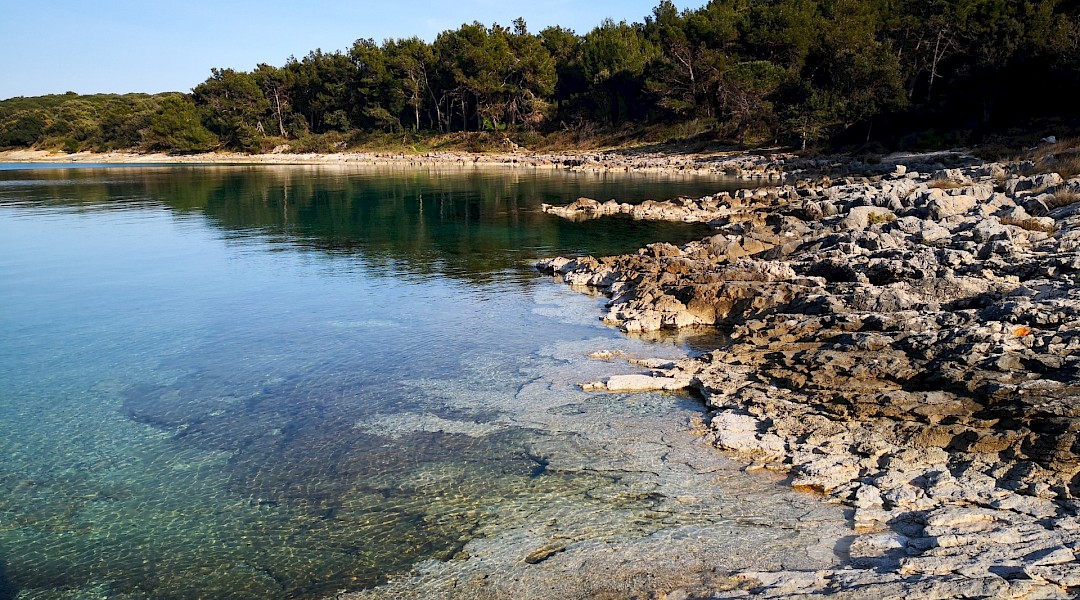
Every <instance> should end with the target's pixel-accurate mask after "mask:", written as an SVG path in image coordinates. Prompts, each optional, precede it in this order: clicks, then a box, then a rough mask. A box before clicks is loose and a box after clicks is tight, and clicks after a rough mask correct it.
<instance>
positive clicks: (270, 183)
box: [0, 166, 745, 280]
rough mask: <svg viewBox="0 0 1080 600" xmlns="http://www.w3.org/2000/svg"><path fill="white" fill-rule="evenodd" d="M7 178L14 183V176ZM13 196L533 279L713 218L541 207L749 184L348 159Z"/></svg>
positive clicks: (95, 183)
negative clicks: (689, 221)
mask: <svg viewBox="0 0 1080 600" xmlns="http://www.w3.org/2000/svg"><path fill="white" fill-rule="evenodd" d="M5 180H6V181H5ZM0 182H4V183H6V184H9V187H8V188H7V190H8V191H7V192H5V195H10V196H12V198H16V199H18V201H19V202H21V203H28V204H31V205H34V206H39V207H54V208H55V207H65V208H70V209H75V210H101V209H104V208H108V209H109V210H116V209H117V208H119V207H131V208H138V207H140V206H144V205H146V204H148V203H161V204H164V205H165V206H168V207H170V208H171V209H173V210H175V211H177V212H180V213H186V214H198V215H202V216H205V217H206V218H207V219H209V220H210V222H211V223H213V224H214V225H215V226H216V227H219V228H222V229H224V230H226V231H238V232H243V233H244V235H247V234H248V233H249V232H251V231H252V230H255V231H258V232H260V233H261V234H263V235H265V236H268V237H270V238H272V239H277V240H279V241H281V242H283V243H288V244H290V245H295V246H299V247H306V248H314V249H319V250H323V251H328V252H336V253H351V254H354V255H356V256H358V257H361V258H362V259H363V260H364V261H365V262H366V263H367V264H368V265H369V266H371V267H377V268H378V269H387V270H390V271H392V272H393V273H395V274H419V275H427V274H432V273H441V274H445V275H449V276H452V277H457V278H466V279H474V280H484V279H488V278H490V277H492V276H493V274H496V273H503V274H506V272H508V271H510V272H513V273H515V275H514V276H515V277H516V278H519V279H521V278H522V276H524V275H531V273H530V268H529V266H528V262H529V261H531V260H533V259H535V258H536V257H538V256H545V255H553V254H594V255H607V254H617V253H623V252H630V251H633V250H636V249H637V248H639V247H641V246H642V245H644V244H647V243H650V242H654V241H660V240H665V241H673V242H683V241H689V240H690V239H696V238H698V237H701V236H702V235H704V234H705V233H707V230H706V229H705V228H704V227H703V226H694V225H685V224H677V223H657V222H645V221H633V220H631V219H605V220H601V221H597V222H591V223H573V222H569V221H566V220H562V219H558V218H557V217H554V216H551V215H546V214H543V213H541V212H539V205H540V204H541V203H545V202H546V203H551V204H565V203H568V202H570V201H573V200H574V199H576V198H577V197H579V196H588V197H594V198H599V199H608V198H617V199H619V200H620V201H624V202H640V201H642V200H645V199H650V198H652V199H663V198H667V197H671V196H676V195H684V196H701V195H705V194H709V193H715V192H717V191H719V190H721V189H730V188H733V187H737V186H740V185H745V184H744V183H742V182H737V181H731V180H717V179H714V178H712V179H711V178H705V177H698V176H682V177H678V176H664V175H655V174H648V175H644V174H638V175H625V174H619V175H616V174H605V173H570V172H564V171H552V170H535V169H529V170H525V169H521V170H509V171H508V170H505V169H503V170H493V169H481V168H477V169H470V170H466V171H464V172H463V171H461V170H447V169H440V168H426V169H420V168H410V169H390V168H363V169H359V170H357V169H355V168H353V169H350V168H345V167H312V166H307V167H178V168H173V169H164V168H151V167H144V168H139V169H87V170H37V171H7V172H4V171H0Z"/></svg>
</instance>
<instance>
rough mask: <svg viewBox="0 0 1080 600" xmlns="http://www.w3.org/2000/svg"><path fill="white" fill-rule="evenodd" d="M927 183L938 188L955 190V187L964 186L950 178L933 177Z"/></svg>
mask: <svg viewBox="0 0 1080 600" xmlns="http://www.w3.org/2000/svg"><path fill="white" fill-rule="evenodd" d="M928 185H929V186H930V187H932V188H936V189H939V190H955V189H956V188H962V187H964V184H962V183H960V182H959V181H953V180H952V179H935V180H933V181H931V182H930V183H929V184H928Z"/></svg>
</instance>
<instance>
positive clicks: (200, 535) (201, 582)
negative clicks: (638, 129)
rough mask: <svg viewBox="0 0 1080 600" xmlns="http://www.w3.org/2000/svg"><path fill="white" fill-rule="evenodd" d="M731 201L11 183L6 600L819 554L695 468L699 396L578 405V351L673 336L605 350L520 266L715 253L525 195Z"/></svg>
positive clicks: (562, 293) (658, 189)
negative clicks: (664, 243) (562, 215)
mask: <svg viewBox="0 0 1080 600" xmlns="http://www.w3.org/2000/svg"><path fill="white" fill-rule="evenodd" d="M724 185H725V184H724V182H716V181H708V180H704V179H685V178H683V179H679V178H662V177H657V176H649V177H642V176H638V177H631V176H623V177H615V176H612V175H606V176H605V175H595V174H565V173H560V172H551V171H541V172H534V171H515V170H511V171H492V170H475V171H474V170H469V171H440V170H346V169H343V168H339V167H273V168H270V167H191V166H187V167H138V168H76V169H22V168H12V167H10V166H8V167H7V168H4V167H0V600H3V599H7V598H96V597H101V598H104V597H109V598H207V597H219V598H309V597H310V598H315V597H324V596H332V595H333V594H335V593H336V592H338V591H340V590H351V591H359V590H368V591H367V592H364V593H365V594H369V595H379V594H387V595H392V594H395V593H396V594H399V595H400V594H401V593H403V592H402V591H401V590H402V589H405V590H409V589H411V590H413V593H420V594H421V595H429V596H451V595H453V593H460V594H463V595H462V596H461V597H477V596H478V595H479V592H478V591H476V590H480V589H481V588H483V589H484V590H486V592H485V593H490V594H494V595H495V596H497V597H498V596H501V597H509V595H511V594H513V595H516V596H517V597H523V595H524V596H528V595H530V594H533V595H534V596H535V597H558V596H559V593H556V592H555V591H554V590H555V588H556V587H557V585H556V583H554V582H562V583H561V584H562V585H565V584H572V589H568V590H567V591H566V593H565V594H563V596H565V597H573V594H575V593H576V594H580V593H582V590H586V591H587V590H589V589H593V588H589V587H588V586H590V585H592V586H594V587H595V590H597V591H603V590H602V588H603V589H604V590H606V588H604V586H610V585H614V584H612V583H611V582H612V581H616V580H617V581H618V582H620V583H618V586H621V587H618V586H616V587H617V589H615V588H612V589H613V590H614V591H615V592H618V590H624V591H625V590H631V591H633V590H637V589H649V586H650V585H652V584H650V583H648V581H646V580H638V579H635V578H634V577H636V575H635V576H631V575H632V574H633V573H639V574H640V573H646V574H648V575H649V576H650V577H655V576H656V575H655V574H654V573H652V571H655V572H656V573H660V572H661V571H664V569H663V568H661V567H655V568H654V567H652V566H649V565H651V564H653V563H652V561H654V560H657V559H658V558H663V560H666V561H668V562H667V563H665V564H670V565H673V568H674V567H678V568H679V569H680V570H681V571H683V572H686V571H688V570H689V571H691V572H706V571H709V569H713V570H715V569H716V568H717V565H718V564H719V565H720V567H724V566H725V565H724V564H720V563H719V562H717V561H719V560H720V558H719V557H726V558H725V560H728V561H729V562H728V563H726V565H727V566H728V567H730V568H742V567H746V566H747V565H749V566H767V565H768V564H790V563H791V562H792V561H794V562H799V561H802V562H806V563H807V564H818V563H822V562H829V561H831V560H833V557H832V556H831V554H830V552H829V551H828V550H822V549H821V548H819V547H818V545H819V539H818V535H817V534H816V533H814V532H812V531H809V529H808V528H809V527H810V525H809V524H813V523H817V524H818V525H816V526H817V527H818V529H820V523H836V522H839V516H838V515H834V514H833V513H832V512H829V511H823V509H821V508H820V507H817V506H816V505H815V504H814V503H813V501H812V500H810V499H807V498H802V497H799V496H795V495H792V494H791V493H789V492H787V491H786V490H784V489H783V488H782V487H780V486H779V484H777V483H776V482H775V481H772V480H768V479H766V478H763V477H751V476H747V475H744V474H742V473H739V472H738V469H737V465H733V464H731V463H728V462H727V461H725V460H724V459H722V457H719V455H718V454H717V453H715V452H711V451H710V450H709V448H708V447H707V446H706V445H705V444H704V442H701V441H700V440H699V439H698V438H696V437H695V436H694V434H693V433H692V431H691V429H692V423H693V421H694V419H695V417H696V416H697V415H698V414H699V410H700V409H699V407H698V405H697V403H696V402H695V401H694V400H692V399H690V398H688V397H685V396H681V395H672V394H644V395H638V396H623V395H603V394H586V393H583V392H581V391H580V390H579V389H578V388H577V387H576V384H577V383H581V382H582V381H584V380H588V379H595V378H599V377H602V376H603V375H605V374H608V373H612V372H630V369H631V367H628V366H627V365H624V364H618V363H601V362H597V361H590V360H588V359H586V358H585V355H586V354H587V353H589V352H591V351H593V350H598V349H621V350H624V351H625V352H627V353H629V354H632V355H635V354H636V355H640V356H669V355H670V356H674V355H677V354H679V353H685V352H686V351H688V350H693V348H694V347H695V340H694V339H688V338H661V339H654V340H642V339H628V338H625V337H624V336H622V335H621V334H619V333H618V332H617V331H613V330H611V329H609V328H607V327H604V326H603V325H601V324H600V323H598V322H597V320H596V317H597V315H598V312H599V311H598V309H599V306H600V304H601V303H602V300H599V299H596V298H590V297H587V296H585V295H581V294H579V293H576V292H573V291H571V290H569V289H566V288H565V287H563V286H561V285H559V284H556V283H554V282H552V281H550V280H548V279H546V278H544V277H541V276H539V275H537V274H535V273H534V271H533V270H532V268H531V266H530V264H531V261H532V260H533V259H535V258H536V257H538V256H548V255H553V254H577V253H592V254H609V253H617V252H626V251H630V250H633V249H634V248H637V247H639V246H641V245H642V244H644V243H648V242H651V241H657V240H668V241H676V242H680V241H685V240H688V239H691V238H693V237H696V236H700V235H702V234H703V233H704V232H703V231H702V230H701V229H698V228H695V227H689V226H677V225H672V224H657V223H643V222H635V221H628V220H619V219H610V220H602V221H595V222H587V223H571V222H567V221H562V220H559V219H557V218H554V217H551V216H548V215H544V214H542V213H540V212H539V210H538V206H539V204H540V203H541V202H549V203H567V202H570V201H572V200H573V199H575V198H577V197H578V196H590V197H594V198H599V199H607V198H611V197H614V198H618V199H619V200H621V201H638V200H643V199H646V198H666V197H671V196H676V195H691V196H692V195H701V194H704V193H711V192H714V191H716V190H717V189H719V188H721V187H724ZM673 548H682V549H684V550H683V551H681V553H676V554H678V558H673V557H672V556H669V555H670V554H671V552H672V549H673ZM665 552H667V553H668V554H667V555H665V554H664V553H665ZM605 553H606V554H605ZM605 556H606V557H607V558H606V559H601V557H605ZM612 557H623V559H621V562H619V563H618V564H623V565H624V567H622V568H623V571H625V573H630V574H631V575H626V576H625V578H624V579H625V580H624V579H619V576H616V575H615V574H618V573H620V572H622V571H619V568H620V567H618V566H617V564H616V565H615V566H612V565H611V564H608V563H610V561H611V560H613V559H612ZM665 557H666V558H665ZM526 559H528V560H526ZM604 560H607V561H608V563H605V562H604ZM590 561H592V562H590ZM680 561H682V562H680ZM687 561H689V562H687ZM770 561H771V562H770ZM721 562H722V561H721ZM579 563H580V564H579ZM586 563H588V564H592V565H594V566H593V571H594V572H595V571H596V570H597V569H598V568H599V569H601V570H602V571H603V573H605V576H604V577H601V578H596V577H592V578H591V579H590V576H586V575H580V576H579V575H575V576H567V575H565V573H587V572H589V570H588V567H586V566H584V565H586ZM684 563H685V564H684ZM691 563H692V564H691ZM800 564H802V563H800ZM605 565H606V566H605ZM560 569H561V570H560ZM694 569H697V571H694ZM509 573H513V578H508V579H506V580H505V581H504V582H503V583H499V584H498V585H495V584H492V583H491V582H492V581H494V579H492V577H491V575H495V576H496V577H497V576H499V575H507V574H509ZM470 577H471V578H472V579H469V578H470ZM574 577H584V578H585V579H580V580H575V579H574ZM459 579H461V581H465V580H469V581H473V582H474V584H471V585H474V587H473V588H469V587H468V585H465V584H460V586H464V587H460V586H459V583H457V582H458V580H459ZM510 579H513V581H516V582H518V583H514V584H513V585H511V583H508V582H509V581H510ZM594 579H595V580H596V581H593V580H594ZM646 579H647V578H646ZM575 581H576V582H577V583H574V582H575ZM589 581H592V583H589ZM449 582H454V583H453V584H451V583H449ZM484 582H486V583H484ZM395 585H397V586H399V587H398V588H395V587H394V586H395ZM400 586H407V587H404V588H402V587H400ZM493 586H494V587H493ZM506 586H509V587H506ZM514 586H517V587H514ZM545 586H546V587H545ZM582 586H584V587H582ZM596 586H599V587H596ZM452 589H459V591H458V592H453V593H452V592H451V590H452ZM460 589H467V590H468V589H471V590H472V591H465V592H462V591H460ZM417 590H425V591H423V592H419V591H417ZM404 593H405V594H406V595H408V594H409V593H410V592H404Z"/></svg>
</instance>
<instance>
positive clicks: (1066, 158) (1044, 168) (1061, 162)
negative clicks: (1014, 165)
mask: <svg viewBox="0 0 1080 600" xmlns="http://www.w3.org/2000/svg"><path fill="white" fill-rule="evenodd" d="M1036 152H1037V154H1036V156H1035V157H1033V158H1032V161H1033V162H1034V163H1035V172H1036V173H1058V174H1060V175H1061V176H1062V177H1063V178H1065V179H1069V178H1071V177H1076V176H1077V175H1080V138H1069V139H1065V140H1061V141H1060V142H1056V143H1053V144H1049V145H1046V146H1040V147H1039V149H1038V150H1037V151H1036Z"/></svg>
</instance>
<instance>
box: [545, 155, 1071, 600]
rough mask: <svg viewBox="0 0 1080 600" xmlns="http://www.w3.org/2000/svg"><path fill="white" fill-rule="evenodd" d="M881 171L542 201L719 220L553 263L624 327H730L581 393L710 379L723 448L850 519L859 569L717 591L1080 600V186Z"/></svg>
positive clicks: (970, 167) (963, 167)
mask: <svg viewBox="0 0 1080 600" xmlns="http://www.w3.org/2000/svg"><path fill="white" fill-rule="evenodd" d="M947 166H951V167H954V168H946V167H947ZM885 167H886V168H887V169H888V172H887V173H885V174H881V173H867V174H866V175H864V176H852V177H846V178H845V179H843V180H840V181H837V182H832V181H830V180H828V179H827V178H826V179H818V180H816V181H801V182H799V183H797V184H796V185H785V186H780V187H775V188H759V189H756V190H749V191H746V190H743V191H740V192H736V193H735V194H727V193H722V194H717V195H716V196H712V197H706V198H701V199H697V200H690V201H688V200H684V199H680V200H676V201H668V202H657V203H652V204H650V205H647V206H630V205H619V204H617V203H614V202H608V203H604V204H600V203H598V202H595V201H591V200H588V199H581V200H579V201H577V202H575V203H573V204H571V205H569V206H564V207H552V206H547V207H545V210H546V211H547V212H550V213H552V214H556V215H558V216H560V217H563V218H568V219H574V220H587V219H594V218H603V217H604V216H606V215H609V214H628V215H630V216H632V217H633V218H640V219H666V220H680V221H700V222H707V223H710V224H711V225H712V226H713V227H714V229H715V230H716V232H717V233H716V235H714V236H712V237H710V238H706V239H704V240H701V241H699V242H692V243H690V244H687V245H685V246H682V247H676V246H673V245H671V244H653V245H650V246H648V247H646V248H643V249H641V250H639V251H638V253H637V254H632V255H624V256H617V257H603V258H593V257H578V258H555V259H549V260H545V261H541V262H540V263H539V264H538V268H539V269H540V270H541V271H542V272H545V273H548V274H551V275H554V276H556V277H557V278H559V279H562V280H563V281H564V282H566V283H568V284H570V285H572V286H578V287H581V288H583V289H590V290H594V291H599V292H602V293H604V294H606V295H607V296H608V297H610V301H609V302H608V305H607V312H606V314H605V315H604V316H603V317H602V318H603V320H604V321H605V322H607V323H609V324H611V325H614V326H618V327H621V328H622V329H623V330H625V331H627V332H649V331H655V330H660V329H679V328H683V327H698V326H710V327H715V326H719V327H722V328H725V329H727V330H728V331H730V332H731V340H730V341H729V342H728V343H726V344H724V345H723V346H722V347H720V348H717V349H716V350H714V351H712V352H709V353H706V354H705V355H703V356H700V357H697V358H692V359H687V360H683V361H681V362H678V363H676V364H659V363H657V364H651V365H650V364H643V366H645V367H646V368H648V370H647V371H646V372H645V373H642V374H640V375H637V376H634V377H633V378H627V377H626V376H613V377H610V378H608V379H606V380H602V381H596V382H581V383H582V386H583V387H584V388H585V389H590V390H609V391H627V390H647V389H671V388H673V387H676V388H677V387H686V388H690V389H693V390H696V391H697V392H698V393H699V394H701V395H702V396H703V397H704V398H705V401H706V403H707V405H708V407H709V409H710V411H711V413H710V421H709V424H708V426H709V429H710V430H711V432H710V434H709V435H710V437H711V440H712V441H713V443H714V445H715V446H717V447H718V448H721V449H723V450H725V451H727V452H730V453H733V454H734V455H735V456H738V457H741V458H743V459H744V460H746V461H748V462H751V463H752V465H751V467H750V469H763V470H770V471H778V472H781V473H785V474H787V476H788V477H789V483H790V484H791V485H792V486H793V487H795V488H796V489H800V490H803V491H806V492H810V493H815V494H819V495H821V496H822V498H824V499H825V500H826V501H828V502H833V503H837V504H840V505H842V506H844V507H846V508H847V509H848V510H850V511H851V519H852V529H853V531H852V534H853V535H852V536H851V538H850V540H849V542H850V543H849V544H847V546H846V547H845V548H842V549H838V551H841V552H842V553H844V554H846V555H847V564H846V565H845V566H843V567H842V568H839V569H829V570H825V571H798V570H779V571H771V572H745V573H740V574H736V575H735V577H736V578H738V577H742V578H744V579H745V580H746V581H747V582H748V584H747V585H746V586H745V588H744V590H740V591H739V592H737V593H731V594H725V593H721V594H720V595H719V596H714V597H723V598H727V597H744V596H745V595H746V594H747V591H746V589H747V588H748V591H749V595H750V596H753V597H761V598H790V597H804V596H818V595H841V596H843V597H856V598H863V597H867V598H869V597H874V598H880V597H927V596H932V597H941V598H953V597H994V598H1073V597H1076V595H1077V594H1080V562H1078V560H1077V552H1078V551H1080V518H1078V513H1080V502H1078V496H1080V462H1078V457H1077V454H1078V452H1080V437H1078V432H1080V385H1078V383H1080V382H1078V380H1080V377H1078V371H1080V331H1078V330H1077V323H1080V289H1078V288H1080V285H1078V284H1080V252H1078V251H1080V178H1074V179H1069V180H1066V179H1064V178H1062V177H1060V175H1058V174H1057V173H1046V174H1032V173H1030V172H1028V171H1029V169H1030V165H1025V164H993V163H989V164H971V163H970V162H966V163H961V164H958V165H956V164H954V165H942V164H939V163H938V164H932V163H930V162H926V161H924V162H923V163H922V164H919V163H911V162H908V163H907V164H903V163H897V164H893V165H885ZM639 364H640V363H639ZM650 367H651V368H650Z"/></svg>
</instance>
